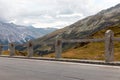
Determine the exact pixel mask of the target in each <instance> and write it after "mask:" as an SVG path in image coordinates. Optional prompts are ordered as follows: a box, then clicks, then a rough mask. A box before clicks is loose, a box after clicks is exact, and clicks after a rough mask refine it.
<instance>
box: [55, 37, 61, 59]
mask: <svg viewBox="0 0 120 80" xmlns="http://www.w3.org/2000/svg"><path fill="white" fill-rule="evenodd" d="M61 53H62V39H61V38H60V36H59V35H58V36H57V37H56V42H55V58H56V59H58V58H61Z"/></svg>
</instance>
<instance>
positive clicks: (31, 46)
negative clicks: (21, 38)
mask: <svg viewBox="0 0 120 80" xmlns="http://www.w3.org/2000/svg"><path fill="white" fill-rule="evenodd" d="M27 49H28V50H27V51H28V55H27V57H32V56H33V43H32V41H30V42H28V43H27Z"/></svg>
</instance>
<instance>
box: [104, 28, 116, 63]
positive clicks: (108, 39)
mask: <svg viewBox="0 0 120 80" xmlns="http://www.w3.org/2000/svg"><path fill="white" fill-rule="evenodd" d="M113 38H114V33H113V32H112V31H111V30H107V31H106V33H105V62H111V61H113V60H114V44H113Z"/></svg>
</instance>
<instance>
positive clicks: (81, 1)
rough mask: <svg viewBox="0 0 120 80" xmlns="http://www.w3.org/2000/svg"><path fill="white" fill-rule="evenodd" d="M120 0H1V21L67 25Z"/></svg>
mask: <svg viewBox="0 0 120 80" xmlns="http://www.w3.org/2000/svg"><path fill="white" fill-rule="evenodd" d="M117 3H120V0H0V21H4V22H13V23H15V24H20V25H34V26H36V27H65V26H67V25H69V24H72V23H74V22H76V21H77V20H80V19H82V18H84V17H86V16H90V15H93V14H95V13H97V12H99V11H100V10H102V9H106V8H108V7H111V6H114V5H116V4H117Z"/></svg>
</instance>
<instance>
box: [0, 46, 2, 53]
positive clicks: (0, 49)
mask: <svg viewBox="0 0 120 80" xmlns="http://www.w3.org/2000/svg"><path fill="white" fill-rule="evenodd" d="M0 55H2V45H1V44H0Z"/></svg>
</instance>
